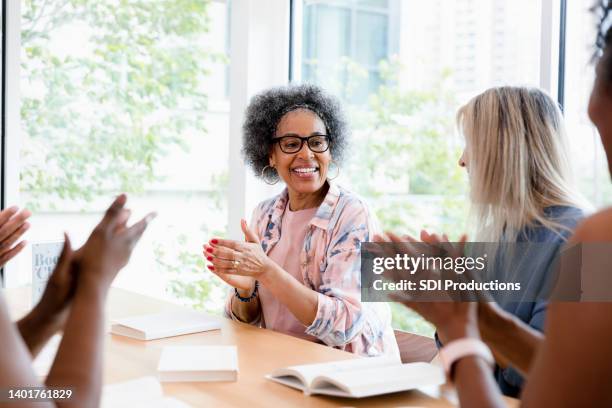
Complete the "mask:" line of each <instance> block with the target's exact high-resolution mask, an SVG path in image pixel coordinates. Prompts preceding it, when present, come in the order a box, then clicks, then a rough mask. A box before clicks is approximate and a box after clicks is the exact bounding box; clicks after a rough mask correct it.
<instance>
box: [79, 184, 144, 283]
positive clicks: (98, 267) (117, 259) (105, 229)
mask: <svg viewBox="0 0 612 408" xmlns="http://www.w3.org/2000/svg"><path fill="white" fill-rule="evenodd" d="M126 201H127V197H126V196H125V194H121V195H120V196H119V197H117V198H116V199H115V201H114V202H113V203H112V204H111V206H110V207H109V208H108V210H106V213H105V215H104V218H102V221H100V223H99V224H98V225H97V226H96V227H95V229H94V230H93V232H92V233H91V235H90V236H89V238H88V239H87V242H85V244H84V245H83V246H82V247H81V248H80V249H79V250H78V251H76V252H75V254H74V265H75V266H76V268H77V270H78V272H79V281H80V280H93V281H94V282H95V283H96V284H99V285H103V286H106V287H108V286H110V284H111V282H112V281H113V279H114V278H115V276H116V275H117V272H119V270H121V268H123V267H124V266H125V265H126V264H127V263H128V261H129V259H130V256H131V255H132V250H133V249H134V247H135V246H136V244H137V243H138V240H139V239H140V237H141V236H142V234H143V233H144V231H145V229H146V228H147V226H148V224H149V222H150V221H151V220H152V219H153V218H155V215H156V214H155V213H149V214H148V215H146V216H145V217H144V218H143V219H141V220H140V221H138V222H137V223H135V224H134V225H132V226H131V227H127V221H128V219H129V217H130V214H131V212H130V210H128V209H125V208H124V207H125V203H126Z"/></svg>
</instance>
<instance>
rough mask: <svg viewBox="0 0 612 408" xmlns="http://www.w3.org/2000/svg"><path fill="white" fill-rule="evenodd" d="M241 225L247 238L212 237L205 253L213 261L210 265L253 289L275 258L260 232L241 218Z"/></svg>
mask: <svg viewBox="0 0 612 408" xmlns="http://www.w3.org/2000/svg"><path fill="white" fill-rule="evenodd" d="M240 226H241V228H242V232H243V233H244V238H245V241H246V242H239V241H232V240H227V239H217V238H215V239H212V240H211V241H210V242H209V243H208V244H207V245H204V256H205V257H206V259H207V260H208V261H209V262H210V263H211V264H212V265H208V269H209V270H210V271H211V272H213V273H214V274H215V275H217V276H218V277H219V278H221V279H222V280H224V281H225V282H227V283H228V284H229V285H231V286H233V287H235V288H238V289H242V290H243V291H249V290H252V289H253V287H254V285H255V280H257V279H260V278H261V277H262V276H263V275H264V274H265V273H266V271H267V270H268V268H269V267H270V263H271V262H272V261H271V260H270V258H268V256H267V255H266V254H265V253H264V251H263V249H262V248H261V244H260V242H259V238H258V237H257V234H255V232H253V231H252V230H251V229H250V228H249V226H248V225H247V223H246V221H245V220H241V222H240Z"/></svg>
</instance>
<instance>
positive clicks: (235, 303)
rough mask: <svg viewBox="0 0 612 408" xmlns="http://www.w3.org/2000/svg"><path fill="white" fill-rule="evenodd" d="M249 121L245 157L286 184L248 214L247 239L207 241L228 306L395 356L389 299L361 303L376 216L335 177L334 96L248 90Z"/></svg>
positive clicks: (343, 139) (255, 320)
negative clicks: (363, 253)
mask: <svg viewBox="0 0 612 408" xmlns="http://www.w3.org/2000/svg"><path fill="white" fill-rule="evenodd" d="M243 130H244V142H243V146H244V149H243V153H244V157H245V160H246V162H247V163H248V164H249V165H250V167H251V168H252V169H253V171H254V172H255V174H256V175H258V176H259V177H260V178H261V179H263V180H264V181H265V182H266V183H269V184H273V183H276V182H278V181H282V182H283V183H284V184H285V186H286V188H285V189H284V191H283V192H282V193H281V194H280V195H278V196H276V197H273V198H271V199H269V200H266V201H264V202H262V203H261V204H259V205H258V206H257V208H256V209H255V211H254V213H253V218H252V221H251V224H250V226H249V225H247V223H246V221H244V220H242V222H241V224H242V225H241V226H242V230H243V232H244V236H245V241H246V242H239V241H233V240H226V239H220V238H213V239H211V240H210V241H209V242H208V243H207V244H205V245H204V256H205V257H206V259H207V260H208V261H209V262H210V264H209V265H208V268H209V269H210V270H211V271H212V272H213V273H214V274H216V275H217V276H218V277H220V278H221V279H222V280H224V281H225V282H226V283H228V284H229V285H231V286H232V287H233V289H232V291H231V294H230V296H229V297H228V300H227V305H226V313H227V315H228V316H229V317H231V318H232V319H235V320H239V321H242V322H247V323H250V324H255V325H261V326H262V327H266V328H269V329H272V330H276V331H280V332H283V333H286V334H290V335H293V336H297V337H301V338H305V339H307V340H311V341H315V342H321V343H324V344H327V345H329V346H333V347H337V348H341V349H345V350H347V351H351V352H353V353H357V354H361V355H366V356H379V355H393V356H396V357H397V358H399V352H398V348H397V343H396V341H395V337H394V335H393V330H392V328H391V316H390V311H389V308H388V305H387V304H384V303H376V304H374V303H362V302H361V295H360V269H361V258H360V244H361V242H364V241H369V240H371V238H372V236H373V235H374V233H376V230H375V227H374V225H375V222H374V219H373V216H372V215H371V214H370V212H369V211H368V208H367V207H366V205H365V204H364V203H363V201H361V200H360V199H359V198H358V197H357V196H355V195H354V194H352V193H350V192H349V191H347V190H345V189H343V188H341V187H339V186H337V185H336V184H334V183H332V182H331V180H332V179H333V178H335V176H336V175H337V172H338V171H339V168H338V167H337V165H338V164H339V163H340V162H341V159H342V157H343V155H344V152H345V149H346V146H347V139H348V128H347V126H346V122H345V119H344V115H343V113H342V110H341V109H340V106H339V104H338V102H337V101H336V100H335V99H334V98H332V97H331V96H329V95H327V94H326V93H325V92H323V91H322V90H321V89H320V88H318V87H316V86H312V85H299V86H295V85H293V86H286V87H280V88H274V89H270V90H268V91H265V92H263V93H261V94H259V95H257V96H255V97H254V98H253V99H252V101H251V103H250V105H249V107H248V109H247V112H246V120H245V123H244V127H243ZM330 169H331V170H330ZM332 173H335V174H332Z"/></svg>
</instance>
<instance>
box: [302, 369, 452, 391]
mask: <svg viewBox="0 0 612 408" xmlns="http://www.w3.org/2000/svg"><path fill="white" fill-rule="evenodd" d="M444 382H445V376H444V371H443V370H442V369H441V368H440V367H438V366H435V365H432V364H428V363H412V364H396V365H392V366H383V367H374V368H371V369H366V370H355V371H336V372H332V373H329V374H325V375H321V376H318V378H316V379H315V380H314V382H313V386H312V387H311V392H312V393H322V394H331V395H339V394H338V393H337V392H333V391H334V389H335V388H337V389H338V390H342V389H344V390H346V391H347V392H348V394H349V395H350V396H352V397H357V398H359V397H367V396H371V395H380V394H387V393H390V392H397V391H404V390H411V389H415V388H419V387H424V386H432V385H439V384H443V383H444Z"/></svg>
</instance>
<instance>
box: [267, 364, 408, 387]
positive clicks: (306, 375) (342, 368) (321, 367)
mask: <svg viewBox="0 0 612 408" xmlns="http://www.w3.org/2000/svg"><path fill="white" fill-rule="evenodd" d="M389 365H398V362H397V360H396V359H394V358H390V357H363V358H355V359H350V360H343V361H332V362H329V363H317V364H304V365H298V366H291V367H287V368H281V369H279V370H276V371H274V372H273V373H272V374H271V377H281V376H287V375H296V374H297V375H296V377H298V378H300V379H301V380H302V381H303V382H304V384H305V385H306V387H310V386H311V384H312V381H313V380H314V379H315V378H316V377H317V376H321V375H326V374H329V373H342V372H352V371H359V370H364V369H368V368H375V367H385V366H389Z"/></svg>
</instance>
